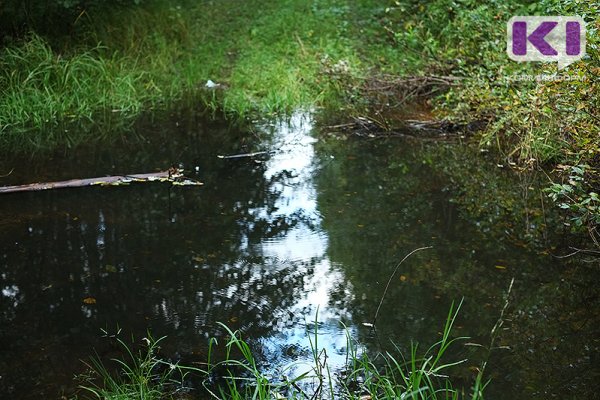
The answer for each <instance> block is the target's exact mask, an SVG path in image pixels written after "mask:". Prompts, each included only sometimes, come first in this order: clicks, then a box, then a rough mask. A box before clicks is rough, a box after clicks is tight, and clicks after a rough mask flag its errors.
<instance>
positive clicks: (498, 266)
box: [496, 265, 506, 269]
mask: <svg viewBox="0 0 600 400" xmlns="http://www.w3.org/2000/svg"><path fill="white" fill-rule="evenodd" d="M496 269H506V267H505V266H504V265H496Z"/></svg>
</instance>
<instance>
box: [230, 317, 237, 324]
mask: <svg viewBox="0 0 600 400" xmlns="http://www.w3.org/2000/svg"><path fill="white" fill-rule="evenodd" d="M237 320H238V317H231V318H229V322H231V323H234V322H237Z"/></svg>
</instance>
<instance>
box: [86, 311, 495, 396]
mask: <svg viewBox="0 0 600 400" xmlns="http://www.w3.org/2000/svg"><path fill="white" fill-rule="evenodd" d="M461 304H462V303H461ZM461 304H459V305H458V306H457V307H454V305H452V306H451V308H450V311H449V313H448V317H447V320H446V322H445V324H444V329H443V332H442V337H441V339H440V340H439V341H438V342H437V343H435V344H433V345H432V346H431V347H429V348H428V349H427V350H426V351H425V352H424V353H421V352H420V347H419V346H418V345H417V344H411V346H410V353H409V354H403V353H402V352H401V350H400V349H399V347H396V350H397V351H396V352H395V353H394V354H392V353H390V352H386V353H379V354H376V355H369V353H368V351H367V350H366V349H365V348H363V347H362V346H361V345H360V344H359V343H357V342H356V340H355V339H354V338H352V337H351V335H350V334H349V333H348V332H349V331H348V330H346V332H347V347H346V348H347V355H346V357H347V360H348V362H347V364H346V365H345V366H344V367H343V368H342V369H341V370H340V369H339V366H338V369H335V367H334V366H331V365H329V361H328V360H329V359H328V356H327V351H326V349H322V348H320V347H319V337H320V335H321V333H319V331H318V324H317V323H315V324H314V326H315V328H314V330H313V331H307V335H309V339H310V340H309V341H310V346H311V349H310V350H311V354H312V358H311V359H310V360H305V361H299V362H294V363H292V364H289V365H287V366H284V367H282V369H281V374H278V375H273V374H272V373H265V372H263V371H262V370H261V367H260V366H259V362H258V361H257V360H256V358H255V357H254V354H253V350H252V348H251V345H250V344H249V342H247V341H246V340H244V338H243V335H242V333H241V332H239V331H232V330H231V329H230V328H228V327H227V326H226V325H223V324H221V327H222V328H223V329H224V331H225V333H226V334H227V339H226V342H225V343H224V352H223V351H221V353H222V354H224V355H223V356H222V357H221V359H220V360H217V358H218V357H217V356H216V355H215V354H216V353H217V349H218V348H221V347H220V345H219V343H218V341H217V340H216V339H214V338H213V339H211V340H210V341H209V347H208V353H207V359H206V360H202V362H198V363H197V364H198V365H201V366H200V367H196V366H183V365H180V364H179V363H176V362H171V361H165V360H163V359H162V358H161V357H160V356H159V352H160V345H159V344H160V342H161V341H162V340H163V338H161V339H158V340H155V339H153V338H152V337H151V336H150V335H148V337H147V338H145V339H144V343H145V346H144V348H145V350H140V351H139V352H135V351H133V350H131V348H130V347H131V346H130V345H128V344H127V343H126V342H124V341H123V340H120V339H118V343H119V344H120V345H121V347H122V349H123V350H124V354H125V359H114V360H113V362H114V363H115V364H116V366H117V367H118V372H117V373H116V374H115V373H114V372H113V369H112V368H111V367H109V366H107V365H106V364H104V363H103V362H101V361H100V360H99V359H98V358H97V357H96V358H93V359H92V361H91V363H90V364H88V366H89V367H90V370H89V372H88V374H87V375H85V376H83V377H80V378H82V379H83V382H82V385H81V388H82V389H83V390H84V392H82V396H83V397H86V393H87V394H88V395H91V396H92V398H97V399H114V400H121V399H140V400H142V399H144V400H147V399H164V398H171V399H174V398H187V397H185V396H195V395H204V396H209V397H211V398H215V399H250V398H252V399H340V398H344V399H357V400H358V399H361V400H365V399H412V400H437V399H462V398H471V399H473V400H476V399H482V398H483V390H484V388H485V386H486V384H487V383H486V382H484V381H483V376H482V374H481V373H480V374H479V375H477V377H476V379H475V381H474V382H473V387H472V388H471V391H470V393H468V390H467V392H465V390H464V388H455V387H453V385H452V379H451V378H450V376H449V375H447V374H448V371H449V370H451V368H452V367H454V366H456V365H459V364H462V363H463V362H464V361H466V360H459V361H446V359H447V354H446V353H447V352H448V350H449V349H450V348H453V347H456V346H458V343H460V342H461V341H463V340H464V339H466V338H464V337H452V327H453V325H454V323H455V321H456V318H457V315H458V312H459V310H460V306H461ZM221 350H223V349H222V348H221ZM299 366H302V368H300V370H302V371H304V372H301V373H295V372H294V371H296V370H297V367H299ZM466 393H468V394H466Z"/></svg>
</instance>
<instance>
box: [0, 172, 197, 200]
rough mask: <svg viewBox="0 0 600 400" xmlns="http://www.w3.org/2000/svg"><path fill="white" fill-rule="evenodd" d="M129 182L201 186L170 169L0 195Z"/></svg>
mask: <svg viewBox="0 0 600 400" xmlns="http://www.w3.org/2000/svg"><path fill="white" fill-rule="evenodd" d="M131 182H171V183H173V184H176V185H202V183H201V182H198V181H194V180H191V179H186V178H185V177H184V176H183V171H182V170H179V169H175V168H172V169H170V170H168V171H161V172H153V173H149V174H133V175H113V176H105V177H101V178H88V179H71V180H68V181H60V182H44V183H30V184H27V185H15V186H3V187H0V194H2V193H15V192H34V191H39V190H49V189H64V188H74V187H84V186H96V185H99V186H119V185H127V184H129V183H131Z"/></svg>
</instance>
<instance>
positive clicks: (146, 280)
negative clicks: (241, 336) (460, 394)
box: [0, 114, 600, 399]
mask: <svg viewBox="0 0 600 400" xmlns="http://www.w3.org/2000/svg"><path fill="white" fill-rule="evenodd" d="M136 132H137V134H136V135H132V136H131V137H129V138H128V139H126V140H125V141H123V142H121V141H120V142H118V143H116V144H114V145H112V146H106V145H104V146H96V147H94V146H91V147H89V148H85V149H82V148H80V149H78V150H77V151H76V152H65V153H61V154H55V155H53V156H39V157H36V158H34V159H28V158H23V157H21V158H19V157H12V158H11V157H9V158H7V159H5V160H2V161H1V162H0V167H1V170H0V173H2V174H4V173H6V172H8V171H10V170H11V169H12V168H14V171H13V173H12V174H11V175H10V176H8V177H5V178H1V181H0V182H1V183H2V184H17V183H29V182H34V181H45V180H62V179H70V178H76V177H94V176H103V175H108V174H117V173H145V172H151V171H154V170H159V169H166V168H168V167H169V166H170V165H172V164H178V163H181V164H183V166H184V167H185V168H186V169H187V170H188V175H189V176H190V177H193V178H196V179H200V180H202V181H203V182H204V183H205V185H204V186H203V187H172V188H169V187H167V186H165V185H163V184H139V185H132V186H129V187H105V188H98V187H95V188H81V189H68V190H57V191H48V192H39V193H22V194H11V195H2V196H1V197H0V216H1V218H0V243H1V248H0V249H1V250H0V289H1V296H0V397H1V398H14V399H17V398H24V399H33V398H58V397H60V396H61V395H63V394H64V395H66V396H70V395H72V393H73V391H74V389H75V386H76V383H75V381H74V380H73V376H74V375H75V374H78V373H81V372H83V371H84V370H85V366H84V365H83V363H82V362H81V361H80V360H86V359H88V358H89V356H90V355H92V354H93V353H94V351H96V352H98V354H99V355H100V356H101V357H104V356H110V355H111V354H112V353H111V352H113V351H114V349H113V348H111V346H110V345H109V344H107V343H106V339H104V338H102V337H101V336H102V333H101V329H104V330H107V331H108V332H109V333H114V332H116V331H117V330H121V334H122V335H123V336H125V337H129V336H130V335H133V336H134V337H136V338H142V337H144V336H145V335H146V332H147V330H148V329H150V330H151V331H152V333H153V334H154V335H155V336H162V335H167V336H168V338H167V339H166V340H165V342H164V352H165V353H166V354H169V355H170V356H172V357H173V358H183V359H185V360H188V361H190V360H192V361H193V360H199V361H200V360H202V359H203V358H204V357H205V356H206V348H207V343H208V338H209V337H217V338H222V337H223V336H224V335H225V332H224V330H223V328H222V327H220V326H219V325H218V324H217V322H224V323H226V324H228V325H229V326H230V327H231V328H233V329H241V330H243V332H245V336H246V337H248V338H249V339H250V340H251V342H252V344H253V347H254V348H255V349H256V352H257V356H258V357H259V359H260V360H262V361H263V362H264V363H265V364H266V365H268V367H267V368H271V369H273V368H277V367H281V366H284V365H286V364H289V363H291V362H294V361H298V360H302V359H304V358H307V357H308V356H309V341H308V338H307V334H306V329H307V327H308V328H311V326H312V325H313V323H314V320H315V315H316V311H317V309H318V310H319V313H318V323H319V330H320V332H321V337H320V338H319V346H320V347H321V346H322V347H325V348H326V349H327V350H328V354H329V356H330V357H331V362H332V363H333V365H337V366H341V365H342V364H343V362H344V360H345V357H344V350H345V346H346V340H345V332H344V330H343V329H342V327H341V325H340V322H344V323H345V324H346V325H347V326H348V327H349V332H350V333H351V334H352V335H353V336H354V337H356V338H357V339H358V340H360V341H361V342H363V343H365V344H367V345H368V348H369V349H370V350H372V351H377V350H381V349H388V348H391V344H390V343H391V341H394V342H395V343H398V344H399V346H400V347H402V348H407V346H408V345H409V344H410V341H411V340H417V341H419V342H421V343H423V344H424V345H429V344H431V343H433V342H435V341H437V340H438V338H439V331H440V330H441V327H442V325H443V322H444V320H445V317H446V314H447V311H448V308H449V306H450V304H451V302H452V301H453V300H460V299H461V298H462V297H464V304H463V308H462V310H461V313H460V316H459V320H458V322H457V324H458V326H457V329H456V334H457V335H458V334H460V335H467V336H471V337H472V339H471V341H474V342H478V343H482V344H485V345H486V344H488V343H489V340H490V338H489V333H490V330H491V328H492V326H493V325H494V323H495V322H496V320H497V318H498V316H499V313H500V309H501V308H502V306H503V305H504V294H505V292H506V290H507V288H508V285H509V282H510V280H511V279H512V278H515V284H514V289H513V292H512V295H511V298H510V304H509V307H508V309H507V315H506V321H505V323H504V325H503V327H502V329H501V332H500V334H499V338H498V341H497V342H496V345H497V346H506V347H507V348H505V349H497V350H494V351H492V353H491V354H492V355H491V358H490V364H489V369H488V374H487V376H488V378H491V379H492V382H491V383H490V385H489V389H488V392H487V393H488V398H492V399H495V398H497V399H503V398H514V399H517V398H520V399H529V398H539V399H546V398H561V399H562V398H593V397H594V396H595V395H596V394H597V393H598V389H600V388H599V385H598V383H597V382H600V379H599V378H600V376H599V375H600V374H599V370H600V368H599V367H598V363H597V361H598V347H599V339H598V338H599V335H598V333H599V330H600V328H598V326H599V325H598V322H599V312H598V311H599V304H600V299H599V296H598V290H597V287H596V286H597V282H598V278H599V275H600V268H598V267H599V265H598V261H597V260H595V259H587V258H585V257H581V256H578V257H569V258H557V257H555V256H554V255H562V254H567V253H568V252H569V250H568V248H567V244H566V243H565V241H566V238H567V235H566V232H567V229H566V228H565V227H564V226H562V225H561V222H560V221H559V220H558V219H557V218H556V216H555V215H553V214H552V212H550V211H549V210H548V209H550V206H549V205H548V204H544V199H543V197H540V194H539V192H538V191H537V189H538V187H539V185H540V182H542V183H543V180H541V178H540V177H538V176H534V175H516V174H513V173H511V172H509V171H506V170H504V169H500V168H497V167H496V165H495V163H494V162H493V161H492V159H486V158H485V155H483V156H482V155H479V154H476V153H475V154H474V153H471V152H469V151H468V150H466V149H465V148H464V146H460V145H457V144H430V143H421V142H407V141H400V140H388V141H382V140H374V141H371V140H364V139H349V140H342V139H340V138H335V137H331V136H330V135H327V132H326V130H323V132H320V133H319V132H316V131H315V130H314V129H313V124H312V121H311V120H310V118H309V117H307V116H303V115H295V116H294V117H292V118H291V120H290V121H287V122H281V123H277V124H268V123H257V124H256V126H255V127H254V129H242V128H236V127H228V126H227V124H225V123H222V122H207V121H205V120H203V119H201V118H199V117H195V116H193V115H187V114H174V115H171V116H169V117H161V118H158V120H148V121H145V122H141V123H140V124H139V126H138V127H137V128H136ZM317 138H318V140H317ZM260 150H263V151H271V153H269V154H266V155H263V156H259V157H254V158H240V159H220V158H218V157H217V155H227V154H238V153H246V152H251V151H260ZM569 240H574V239H573V238H569ZM569 243H571V242H569ZM584 245H585V242H584ZM422 246H433V249H431V250H427V251H423V252H420V253H418V254H416V255H415V256H413V257H412V258H411V259H409V260H408V261H407V262H406V263H404V264H403V265H402V266H401V267H400V270H399V272H398V275H397V276H395V278H394V279H393V281H392V285H391V287H390V291H389V292H388V293H387V296H386V298H385V301H384V303H383V307H382V309H381V311H380V316H379V319H378V322H377V328H378V329H377V335H376V336H375V335H374V334H373V333H372V332H370V329H369V328H368V327H366V326H364V325H363V323H366V322H367V323H368V322H371V321H372V319H373V316H374V314H375V310H376V308H377V305H378V303H379V300H380V298H381V295H382V293H383V287H384V285H385V283H386V282H387V280H388V278H389V276H390V274H391V272H392V271H393V269H394V267H395V265H396V264H397V262H398V261H399V260H400V259H401V258H402V257H403V256H404V255H406V254H407V253H408V252H410V251H411V250H413V249H415V248H417V247H422ZM88 298H93V299H94V300H95V304H86V303H85V302H84V299H88ZM454 356H456V357H457V358H458V357H469V358H470V359H471V360H470V361H469V362H468V363H467V364H465V365H464V368H461V369H459V370H457V374H458V376H459V377H460V378H461V379H460V382H465V385H468V384H469V382H470V379H472V378H473V374H474V372H473V367H476V366H477V365H479V362H481V360H482V359H483V358H484V357H485V352H484V351H482V350H479V351H477V350H474V349H473V348H471V347H469V348H466V347H465V348H462V347H460V348H459V350H458V351H457V354H454ZM467 387H468V386H467Z"/></svg>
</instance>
